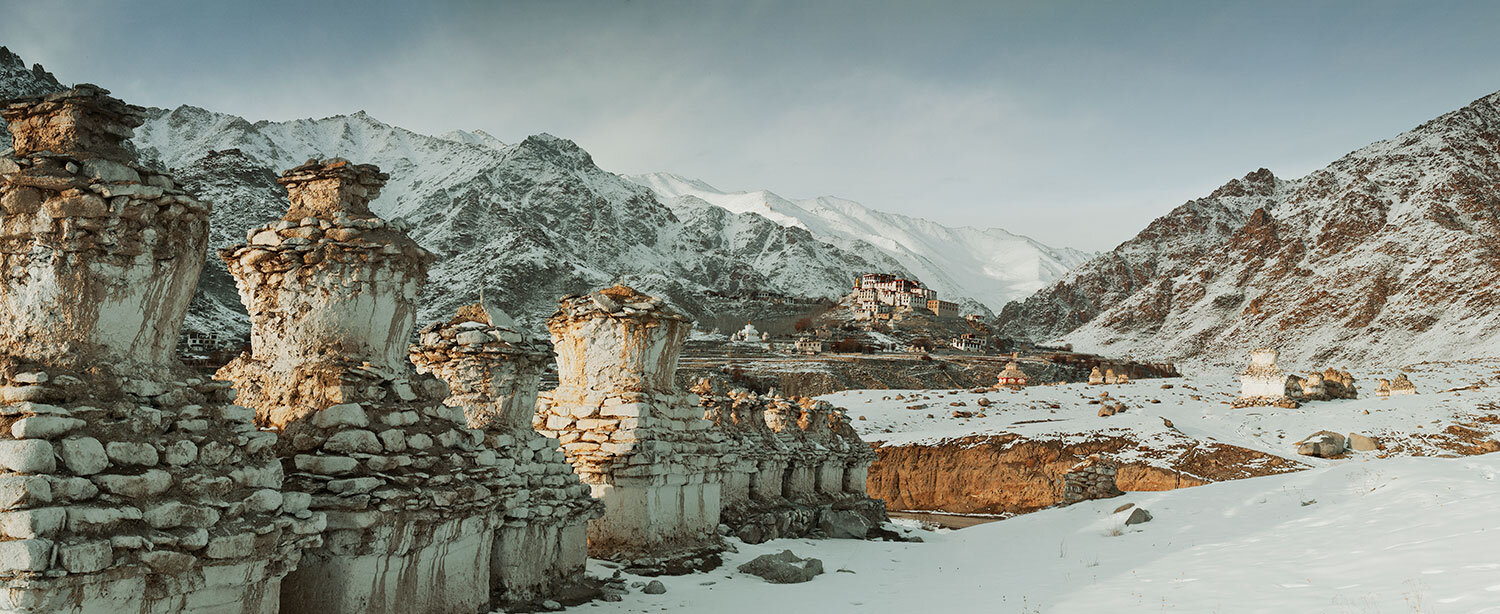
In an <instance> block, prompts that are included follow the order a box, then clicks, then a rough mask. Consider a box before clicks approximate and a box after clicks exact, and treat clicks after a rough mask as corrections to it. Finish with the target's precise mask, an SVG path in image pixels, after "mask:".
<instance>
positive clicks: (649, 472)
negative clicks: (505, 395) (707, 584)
mask: <svg viewBox="0 0 1500 614" xmlns="http://www.w3.org/2000/svg"><path fill="white" fill-rule="evenodd" d="M691 326H692V323H691V322H689V321H688V319H687V318H685V317H683V316H681V315H679V314H677V313H676V312H675V311H673V310H672V309H671V308H670V307H668V306H666V305H665V304H664V303H662V301H661V300H660V299H656V298H653V297H650V296H646V295H644V294H641V293H639V292H636V291H635V290H632V289H630V288H627V287H624V286H615V287H613V288H608V289H605V290H601V291H598V292H594V293H592V294H588V295H585V296H577V295H570V296H565V297H563V298H562V300H561V302H560V305H559V308H558V311H557V313H555V314H553V315H552V317H551V318H549V319H548V320H547V328H548V330H549V331H551V333H552V343H553V346H554V347H555V351H556V352H557V370H558V375H557V378H558V386H557V389H556V390H553V391H551V392H548V393H543V394H542V395H541V403H540V404H539V405H538V407H537V416H536V419H535V422H534V424H535V426H536V428H537V430H538V431H540V432H541V433H542V434H544V435H547V436H549V437H555V438H557V439H558V440H560V441H561V442H562V448H563V451H564V452H565V453H566V455H567V458H568V460H569V461H570V462H571V463H572V464H573V468H574V471H575V472H577V474H578V475H579V476H580V477H582V479H583V481H584V483H585V484H588V485H589V486H590V487H591V488H592V489H593V495H594V497H595V498H597V499H599V500H601V501H603V502H604V504H605V512H604V517H602V518H600V519H598V520H595V521H593V522H591V523H589V529H588V535H589V552H590V553H591V554H592V555H594V556H598V557H610V556H632V555H634V556H639V555H650V556H656V557H664V556H668V555H670V554H672V553H692V552H694V551H703V550H714V549H717V548H718V546H719V537H718V532H717V529H718V526H719V512H720V508H721V505H722V502H721V501H720V496H721V490H720V488H721V479H722V475H723V465H724V464H725V463H726V462H727V460H728V459H726V458H724V453H725V448H726V446H725V443H724V437H723V434H722V433H720V432H718V431H714V430H711V429H710V428H709V427H710V423H709V422H708V421H707V420H704V419H703V414H702V411H701V410H700V408H699V407H698V404H697V403H696V400H697V399H696V398H694V397H691V396H689V395H685V394H682V393H681V392H679V391H678V390H677V386H676V383H675V382H674V378H675V376H676V372H677V357H678V354H679V353H680V352H681V351H682V345H683V343H684V342H685V341H687V336H688V330H689V329H690V328H691Z"/></svg>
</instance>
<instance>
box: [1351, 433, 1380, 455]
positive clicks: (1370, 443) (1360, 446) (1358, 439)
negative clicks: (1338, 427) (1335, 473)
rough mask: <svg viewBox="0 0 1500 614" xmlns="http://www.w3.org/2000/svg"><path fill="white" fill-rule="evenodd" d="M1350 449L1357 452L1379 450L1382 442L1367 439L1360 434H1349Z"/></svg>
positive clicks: (1371, 438) (1370, 438)
mask: <svg viewBox="0 0 1500 614" xmlns="http://www.w3.org/2000/svg"><path fill="white" fill-rule="evenodd" d="M1349 449H1351V450H1354V451H1357V452H1370V451H1372V450H1379V449H1380V442H1379V441H1377V440H1376V439H1375V438H1373V437H1366V436H1364V435H1361V434H1359V433H1349Z"/></svg>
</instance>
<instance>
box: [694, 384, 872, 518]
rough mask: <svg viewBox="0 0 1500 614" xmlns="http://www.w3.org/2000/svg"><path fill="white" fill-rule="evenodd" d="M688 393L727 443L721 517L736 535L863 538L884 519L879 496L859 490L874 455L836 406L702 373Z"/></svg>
mask: <svg viewBox="0 0 1500 614" xmlns="http://www.w3.org/2000/svg"><path fill="white" fill-rule="evenodd" d="M692 392H693V393H694V394H697V395H698V397H699V405H700V406H701V407H702V408H703V412H704V418H705V419H707V420H709V422H711V423H713V425H714V428H715V429H717V430H722V431H723V432H724V433H725V436H726V439H727V442H728V446H729V447H728V451H729V453H727V454H726V455H725V458H726V459H729V460H730V462H728V463H726V465H725V467H724V478H723V487H722V500H723V502H724V505H723V513H722V520H723V522H724V524H726V525H728V526H729V528H730V529H731V530H733V531H734V532H735V534H736V535H737V536H738V537H739V538H740V539H741V540H743V541H746V542H748V543H760V542H763V541H766V540H769V539H775V538H778V537H805V536H809V535H823V536H828V537H848V538H863V537H866V536H867V535H869V534H871V533H873V532H874V531H875V529H876V527H879V526H881V525H882V524H883V523H884V522H885V521H886V520H887V518H886V515H885V504H884V502H882V501H879V500H877V499H871V498H870V497H869V496H868V495H866V494H865V481H866V477H867V476H868V474H869V467H870V464H871V463H873V462H874V460H875V458H876V454H875V452H874V450H872V449H870V447H869V446H868V445H867V444H865V443H864V441H863V440H861V439H860V437H859V434H858V433H856V432H855V431H854V428H853V427H852V426H851V425H850V424H849V422H848V420H847V419H846V418H845V416H844V413H843V411H842V410H840V409H839V408H837V407H834V406H833V405H832V404H830V403H828V402H826V401H818V400H814V399H807V398H802V399H788V398H784V397H781V396H780V395H778V394H777V393H776V391H774V390H772V391H770V392H769V393H768V394H766V395H757V394H756V393H754V392H751V391H748V390H744V389H740V388H733V389H729V390H728V391H727V392H726V391H723V386H722V385H720V384H719V383H718V382H713V381H710V380H707V379H700V380H699V381H698V382H696V383H695V384H694V385H693V388H692ZM794 416H795V418H794Z"/></svg>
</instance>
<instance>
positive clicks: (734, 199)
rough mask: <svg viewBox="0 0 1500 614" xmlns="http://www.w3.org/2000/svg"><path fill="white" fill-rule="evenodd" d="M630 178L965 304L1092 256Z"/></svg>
mask: <svg viewBox="0 0 1500 614" xmlns="http://www.w3.org/2000/svg"><path fill="white" fill-rule="evenodd" d="M627 178H628V179H630V180H631V181H634V182H636V183H638V184H641V185H644V186H646V187H648V188H651V190H652V191H654V192H656V193H657V195H659V196H661V197H662V198H663V199H664V200H665V202H667V203H668V204H673V205H674V206H675V204H676V203H679V202H687V203H691V202H693V201H698V202H707V203H711V204H713V205H716V206H718V207H722V208H724V209H726V210H729V211H732V212H735V213H754V214H757V215H760V216H762V217H765V218H766V219H769V220H771V221H774V222H776V223H778V224H781V225H784V226H792V227H799V228H805V229H807V230H808V231H810V232H811V233H812V234H813V236H815V237H818V238H819V239H822V240H825V241H828V242H829V243H832V244H834V245H837V246H839V247H841V248H844V249H846V250H849V251H852V252H855V253H858V254H861V255H864V256H866V257H873V256H874V255H875V254H877V253H878V254H883V255H885V256H887V257H889V258H891V259H893V260H895V261H896V262H899V263H901V266H902V267H903V268H904V269H906V270H908V271H911V272H912V273H913V274H914V275H916V277H917V278H918V279H920V280H922V282H923V283H925V284H927V285H928V286H930V287H932V288H935V289H937V290H938V292H939V296H940V297H943V298H947V299H948V300H954V301H956V302H960V303H962V302H964V301H963V300H962V299H967V298H972V299H974V301H976V302H977V303H978V304H980V305H984V306H985V307H987V308H988V309H999V308H1000V307H1001V306H1003V305H1004V304H1005V303H1006V302H1007V301H1010V300H1014V299H1017V298H1021V297H1024V296H1026V295H1028V294H1030V293H1032V292H1035V291H1036V290H1038V289H1040V288H1042V287H1043V286H1045V285H1046V284H1047V283H1049V282H1051V281H1052V280H1054V279H1057V278H1058V277H1060V276H1062V275H1063V274H1064V273H1066V272H1067V271H1068V270H1070V269H1072V268H1073V267H1075V266H1077V265H1079V264H1081V263H1083V262H1084V261H1085V260H1087V259H1088V256H1089V255H1088V254H1085V253H1083V252H1080V251H1078V250H1074V249H1067V248H1063V249H1057V248H1052V247H1048V246H1046V245H1043V244H1041V243H1038V242H1037V241H1034V240H1032V239H1030V238H1027V237H1023V236H1020V235H1015V234H1011V233H1009V232H1006V231H1004V230H1001V229H998V228H986V229H978V228H968V227H964V228H949V227H947V226H943V225H940V224H937V223H934V222H931V221H929V220H924V219H921V218H913V217H908V216H904V215H897V214H892V213H883V212H880V211H874V210H871V209H869V208H867V207H865V206H864V205H861V204H859V203H857V202H854V201H851V200H846V199H842V198H835V197H831V196H822V197H818V198H812V199H805V200H790V199H786V198H783V197H781V196H779V195H777V194H775V193H774V192H769V191H766V190H759V191H754V192H727V191H723V190H719V189H717V188H715V187H713V186H711V185H708V184H707V183H704V182H702V181H698V180H695V179H688V178H685V177H680V176H677V175H673V174H670V173H651V174H646V175H633V176H628V177H627Z"/></svg>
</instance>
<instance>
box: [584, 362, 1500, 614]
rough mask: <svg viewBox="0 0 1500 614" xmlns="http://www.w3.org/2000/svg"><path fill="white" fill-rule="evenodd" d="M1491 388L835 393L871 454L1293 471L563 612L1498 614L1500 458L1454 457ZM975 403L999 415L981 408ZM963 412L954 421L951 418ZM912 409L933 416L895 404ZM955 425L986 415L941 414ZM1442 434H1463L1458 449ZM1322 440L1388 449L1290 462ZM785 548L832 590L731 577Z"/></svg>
mask: <svg viewBox="0 0 1500 614" xmlns="http://www.w3.org/2000/svg"><path fill="white" fill-rule="evenodd" d="M1497 372H1500V361H1495V360H1481V361H1469V362H1462V363H1453V364H1427V365H1415V366H1413V367H1411V368H1410V377H1411V378H1412V380H1413V381H1414V382H1417V383H1418V386H1419V387H1420V391H1419V394H1416V395H1410V396H1397V397H1389V398H1385V397H1375V396H1373V395H1371V394H1369V390H1370V389H1371V385H1370V384H1369V382H1371V381H1373V378H1374V377H1376V376H1380V377H1389V376H1390V375H1391V374H1389V373H1356V377H1357V378H1358V379H1359V380H1360V381H1361V386H1362V394H1361V398H1359V399H1353V400H1339V401H1327V402H1312V403H1307V404H1304V405H1303V406H1302V407H1300V408H1297V409H1287V408H1275V407H1259V408H1246V409H1230V407H1229V405H1228V401H1229V400H1230V399H1232V398H1233V397H1234V395H1235V393H1236V392H1237V390H1238V383H1237V382H1236V381H1235V379H1234V377H1233V376H1232V374H1231V373H1227V372H1223V371H1218V372H1209V373H1200V374H1194V375H1190V376H1188V377H1185V378H1181V379H1177V378H1174V379H1166V380H1155V379H1153V380H1139V381H1136V382H1133V383H1130V384H1126V385H1119V386H1088V385H1084V384H1067V385H1059V386H1039V387H1031V388H1026V389H1025V390H1023V391H1017V392H1009V391H1001V392H984V393H979V392H968V391H951V390H920V391H913V390H857V391H847V392H843V393H837V394H833V395H828V396H825V397H823V398H825V399H827V400H830V401H832V402H834V403H835V404H837V405H840V406H843V407H846V408H848V410H849V414H850V415H851V416H853V417H854V418H855V424H856V425H857V426H858V428H859V429H860V430H861V432H862V433H863V434H864V435H865V437H866V439H869V440H879V441H883V442H884V444H883V445H887V446H890V445H895V446H912V445H918V446H937V445H941V444H943V443H944V442H949V441H955V440H962V439H965V438H972V437H976V436H986V435H998V434H1016V435H1020V436H1022V437H1023V438H1024V439H1026V440H1032V441H1038V440H1051V439H1057V440H1069V439H1072V440H1088V439H1097V438H1107V437H1111V436H1118V435H1121V434H1128V435H1130V436H1131V437H1133V438H1135V440H1137V441H1139V442H1141V446H1140V447H1138V448H1133V449H1131V450H1128V451H1127V452H1126V453H1125V454H1121V455H1116V456H1112V457H1111V459H1112V460H1117V461H1119V462H1121V463H1130V462H1145V463H1153V462H1163V459H1167V458H1170V455H1165V454H1162V453H1163V452H1165V451H1169V450H1170V449H1172V448H1174V447H1182V446H1184V445H1185V444H1184V441H1196V442H1200V443H1205V442H1218V443H1224V444H1229V445H1235V446H1243V447H1245V448H1249V449H1252V450H1255V451H1257V452H1262V453H1265V454H1268V455H1274V456H1276V457H1279V458H1284V459H1286V460H1288V461H1291V462H1295V463H1297V464H1298V467H1297V469H1296V470H1294V471H1290V472H1286V473H1279V474H1275V475H1266V476H1262V477H1250V478H1246V479H1236V480H1229V481H1222V482H1214V483H1209V484H1206V485H1202V486H1195V487H1191V488H1181V489H1176V490H1167V491H1137V492H1127V493H1126V494H1124V495H1123V496H1119V497H1115V498H1110V499H1102V500H1094V501H1084V502H1081V503H1076V504H1073V505H1070V506H1067V507H1056V508H1050V509H1044V510H1041V511H1036V512H1032V513H1028V514H1022V515H1019V516H1014V517H1010V518H1006V519H1004V520H1000V521H996V522H988V523H984V524H979V525H976V526H972V527H968V528H964V529H959V530H949V529H941V528H936V527H932V526H925V525H922V524H921V523H918V522H917V521H914V520H901V521H898V522H899V523H901V524H902V525H903V526H906V527H907V528H908V529H909V530H910V531H911V534H912V535H916V536H919V537H921V539H922V541H921V542H920V543H903V542H878V541H877V542H871V541H847V540H774V541H771V542H767V543H763V544H755V545H751V544H744V543H742V542H740V543H735V548H736V550H737V551H736V552H734V553H732V554H728V555H726V557H725V564H724V566H722V567H721V568H719V569H718V570H716V571H713V572H708V573H701V574H692V575H687V576H678V577H662V578H656V579H658V580H660V581H662V582H663V583H664V584H665V586H666V588H667V591H666V593H665V594H660V595H647V594H642V593H638V592H632V593H631V594H629V595H626V596H624V598H623V600H622V601H619V602H614V603H610V602H603V603H598V602H596V603H592V604H588V605H585V606H580V607H577V608H573V609H570V610H569V611H578V612H660V611H669V612H670V611H681V612H697V611H713V612H726V613H736V612H745V613H755V612H763V611H765V608H767V607H769V608H773V609H778V610H783V611H788V612H802V611H818V612H892V613H896V612H913V611H930V612H965V611H993V612H1018V613H1023V612H1058V613H1064V612H1098V611H1122V612H1162V611H1165V612H1226V613H1228V612H1286V611H1297V610H1311V609H1316V610H1318V611H1327V612H1349V613H1355V612H1392V613H1394V612H1497V611H1500V581H1497V580H1496V577H1497V576H1496V572H1497V570H1500V557H1496V555H1495V554H1494V553H1495V551H1496V549H1497V548H1500V528H1497V527H1496V525H1495V523H1494V519H1493V509H1494V507H1495V506H1496V505H1497V504H1500V483H1497V480H1500V454H1484V455H1479V456H1469V455H1466V454H1473V453H1475V452H1477V451H1475V450H1472V449H1469V450H1468V451H1466V452H1461V451H1463V450H1465V449H1466V448H1467V447H1468V446H1470V445H1471V444H1472V443H1473V442H1475V441H1481V442H1482V441H1491V442H1492V441H1494V437H1495V435H1496V431H1500V406H1497V405H1495V403H1497V402H1500V387H1496V386H1495V385H1493V381H1494V378H1495V377H1496V373H1497ZM1164 384H1167V385H1171V386H1172V387H1171V388H1164V386H1163V385H1164ZM1101 392H1108V393H1109V396H1110V397H1112V398H1115V399H1118V400H1120V401H1122V402H1124V403H1125V404H1126V406H1127V407H1128V409H1127V410H1126V411H1124V412H1123V413H1118V414H1116V415H1113V416H1108V417H1100V416H1098V415H1097V411H1098V408H1099V407H1100V406H1099V405H1098V404H1094V403H1090V401H1092V400H1097V399H1098V398H1099V394H1100V393H1101ZM897 395H900V396H902V397H903V398H902V399H900V400H897V399H895V398H894V397H895V396H897ZM981 397H983V398H988V399H990V400H991V401H992V404H990V405H989V406H988V407H980V406H977V405H976V401H977V400H978V399H979V398H981ZM1153 400H1155V401H1159V402H1152V401H1153ZM958 402H962V403H965V405H963V406H953V405H950V403H958ZM914 404H915V405H924V404H925V405H929V406H930V407H923V408H921V409H915V410H914V409H908V407H909V406H912V405H914ZM952 410H983V413H984V414H985V417H984V418H978V417H975V418H968V419H962V418H954V417H952V416H951V415H950V411H952ZM929 414H931V416H932V417H928V416H929ZM1164 418H1165V419H1166V421H1169V422H1170V423H1171V425H1172V426H1166V424H1165V423H1164V420H1163V419H1164ZM1455 425H1457V426H1459V427H1460V428H1461V429H1463V430H1464V431H1465V432H1464V433H1463V434H1455V433H1457V432H1458V431H1456V430H1450V428H1449V427H1453V426H1455ZM1323 429H1327V430H1332V431H1336V432H1344V433H1350V432H1352V433H1364V434H1368V435H1370V436H1372V437H1374V438H1375V439H1376V440H1377V441H1378V442H1379V444H1380V446H1381V449H1379V450H1373V451H1366V452H1358V451H1350V452H1348V453H1346V454H1345V455H1343V456H1342V457H1339V458H1333V459H1323V458H1314V457H1308V456H1303V455H1299V454H1297V453H1296V446H1295V445H1294V442H1296V441H1298V440H1300V439H1302V438H1303V437H1305V436H1307V435H1309V434H1311V433H1313V432H1315V431H1318V430H1323ZM1467 431H1472V432H1467ZM1163 466H1164V467H1167V466H1169V465H1163ZM1127 490H1128V489H1127ZM1126 505H1131V506H1133V507H1132V509H1133V508H1135V507H1138V508H1144V509H1146V510H1148V511H1149V513H1150V515H1151V516H1152V519H1151V520H1150V521H1148V522H1145V523H1140V524H1134V525H1129V526H1127V525H1125V524H1124V521H1125V519H1126V518H1127V517H1128V515H1129V513H1130V511H1131V510H1129V509H1127V510H1124V511H1121V512H1116V510H1117V509H1118V508H1121V507H1124V506H1126ZM781 550H792V551H793V552H794V553H796V554H797V555H798V556H802V557H815V558H818V559H821V560H822V562H823V566H824V568H825V569H826V573H824V574H823V575H820V576H818V577H816V578H815V579H814V580H812V581H810V582H808V583H805V584H799V585H775V584H769V583H766V582H764V581H762V580H761V579H759V578H756V577H753V576H748V575H745V574H741V573H736V572H735V571H734V569H735V567H736V566H738V565H740V564H742V563H745V562H746V561H749V560H750V559H752V558H754V557H756V556H759V555H762V554H768V553H775V552H780V551H781ZM590 570H591V571H592V572H593V573H595V574H599V575H601V576H608V575H610V574H613V573H614V572H615V565H613V564H611V563H605V562H599V561H595V562H592V563H591V566H590ZM625 577H626V578H627V579H629V580H632V581H644V580H649V579H650V578H635V577H632V576H630V575H628V574H626V575H625Z"/></svg>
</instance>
